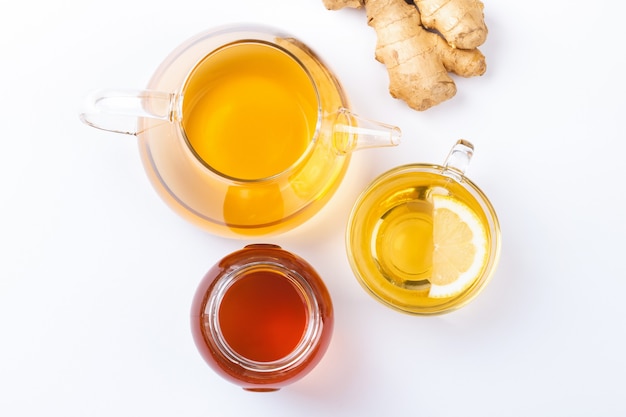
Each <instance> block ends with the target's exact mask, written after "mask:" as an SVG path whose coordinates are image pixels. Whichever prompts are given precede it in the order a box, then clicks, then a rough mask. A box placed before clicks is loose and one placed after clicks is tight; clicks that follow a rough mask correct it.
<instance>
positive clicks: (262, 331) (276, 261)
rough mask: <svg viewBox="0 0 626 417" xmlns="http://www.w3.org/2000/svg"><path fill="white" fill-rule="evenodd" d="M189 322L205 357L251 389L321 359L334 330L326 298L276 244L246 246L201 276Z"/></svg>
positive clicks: (309, 270)
mask: <svg viewBox="0 0 626 417" xmlns="http://www.w3.org/2000/svg"><path fill="white" fill-rule="evenodd" d="M191 324H192V331H193V336H194V341H195V343H196V346H197V347H198V350H199V352H200V354H201V355H202V357H203V358H204V359H205V361H206V362H207V363H208V364H209V365H210V366H211V367H212V368H213V369H214V370H215V371H216V372H217V373H218V374H220V375H221V376H223V377H224V378H226V379H228V380H230V381H231V382H233V383H235V384H237V385H240V386H241V387H243V388H244V389H247V390H251V391H275V390H277V389H280V388H282V387H283V386H285V385H288V384H290V383H292V382H294V381H296V380H298V379H300V378H301V377H303V376H304V375H306V374H307V373H309V372H310V371H311V370H312V369H313V367H314V366H315V365H317V363H318V362H319V361H320V359H321V357H322V356H323V354H324V352H325V351H326V349H327V347H328V344H329V342H330V337H331V333H332V328H333V310H332V302H331V299H330V295H329V293H328V290H327V289H326V287H325V285H324V283H323V282H322V280H321V278H320V277H319V275H318V274H317V272H316V271H315V270H314V269H313V267H311V265H309V264H308V263H307V262H306V261H304V260H303V259H301V258H299V257H298V256H296V255H294V254H292V253H290V252H287V251H285V250H283V249H281V248H280V247H278V246H275V245H250V246H246V247H245V248H244V249H242V250H240V251H237V252H234V253H232V254H230V255H228V256H226V257H225V258H224V259H222V260H221V261H220V262H218V263H217V264H216V265H214V266H213V268H211V270H210V271H209V272H208V273H207V274H206V275H205V277H204V279H203V280H202V282H201V283H200V286H199V287H198V290H197V292H196V296H195V298H194V302H193V307H192V313H191Z"/></svg>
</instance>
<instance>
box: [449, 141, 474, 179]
mask: <svg viewBox="0 0 626 417" xmlns="http://www.w3.org/2000/svg"><path fill="white" fill-rule="evenodd" d="M473 155H474V145H472V143H471V142H469V141H467V140H465V139H459V140H458V141H457V142H456V143H455V144H454V146H453V147H452V149H450V153H448V156H447V158H446V160H445V162H444V163H443V174H444V175H448V176H449V177H452V178H454V179H456V180H457V181H460V180H461V179H462V178H463V175H464V174H465V170H466V169H467V167H468V166H469V163H470V161H471V159H472V156H473Z"/></svg>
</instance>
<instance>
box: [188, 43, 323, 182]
mask: <svg viewBox="0 0 626 417" xmlns="http://www.w3.org/2000/svg"><path fill="white" fill-rule="evenodd" d="M185 90H186V92H185V98H184V100H183V114H184V115H185V116H184V117H183V120H182V124H183V127H184V130H185V132H186V135H187V140H188V141H189V144H190V146H191V148H192V149H193V150H194V151H195V152H196V154H197V155H198V157H199V158H200V159H201V160H202V161H204V162H205V163H206V164H207V165H208V166H209V167H211V168H212V169H215V170H216V171H218V172H220V173H222V174H224V175H225V176H228V177H231V178H237V179H244V180H256V179H261V178H269V177H272V176H274V175H276V174H278V173H280V172H283V171H285V170H286V169H288V168H289V167H290V166H291V165H293V164H294V163H295V162H296V161H297V160H298V158H299V157H300V156H301V155H302V154H304V152H305V150H306V148H307V147H308V145H309V142H310V139H311V138H312V137H313V136H314V134H315V129H316V127H317V94H316V92H315V89H314V88H313V85H312V84H311V81H310V79H309V77H308V74H307V73H306V72H305V71H304V69H303V68H302V67H301V66H300V65H298V63H297V61H294V60H293V58H292V57H290V56H289V55H287V54H286V53H285V52H283V51H281V50H279V49H277V48H275V47H274V46H271V45H269V44H266V43H261V42H247V41H242V42H237V43H234V44H231V45H227V46H225V47H223V48H221V49H219V50H217V51H215V52H213V53H211V54H210V55H208V56H207V57H206V58H205V59H204V60H203V61H202V62H200V63H199V64H198V65H197V66H196V68H195V69H194V71H193V73H192V75H191V76H190V77H189V82H188V84H187V87H186V89H185Z"/></svg>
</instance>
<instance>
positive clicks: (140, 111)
mask: <svg viewBox="0 0 626 417" xmlns="http://www.w3.org/2000/svg"><path fill="white" fill-rule="evenodd" d="M174 109H175V94H172V93H165V92H161V91H154V90H98V91H94V92H93V93H91V94H90V95H89V96H87V98H86V99H85V103H84V108H83V111H81V113H80V120H82V121H83V123H85V124H87V125H89V126H92V127H95V128H96V129H101V130H106V131H109V132H115V133H124V134H127V135H137V134H139V133H141V132H140V131H139V129H138V123H137V120H138V119H139V118H151V119H158V120H164V121H171V120H173V118H174Z"/></svg>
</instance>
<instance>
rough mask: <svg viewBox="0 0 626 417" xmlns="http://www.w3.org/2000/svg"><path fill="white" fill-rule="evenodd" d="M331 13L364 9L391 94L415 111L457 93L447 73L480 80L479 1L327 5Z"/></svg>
mask: <svg viewBox="0 0 626 417" xmlns="http://www.w3.org/2000/svg"><path fill="white" fill-rule="evenodd" d="M323 2H324V5H325V6H326V8H327V9H329V10H339V9H342V8H344V7H351V8H361V7H365V10H366V13H367V19H368V24H369V25H370V26H371V27H373V28H374V30H375V31H376V36H377V44H376V55H375V56H376V59H377V60H378V61H380V62H382V63H383V64H385V66H386V67H387V72H388V74H389V92H390V93H391V95H392V96H393V97H395V98H399V99H402V100H404V101H405V102H406V103H407V104H408V105H409V106H410V107H411V108H413V109H415V110H419V111H422V110H426V109H428V108H430V107H432V106H435V105H437V104H439V103H441V102H443V101H445V100H448V99H450V98H452V97H453V96H454V95H455V94H456V85H455V84H454V81H453V80H452V78H450V76H449V74H448V72H452V73H455V74H457V75H459V76H462V77H472V76H477V75H482V74H484V73H485V70H486V68H487V67H486V63H485V57H484V55H483V54H482V53H481V52H480V51H479V50H478V49H477V47H478V46H480V45H481V44H482V43H483V42H484V41H485V39H486V37H487V27H486V26H485V22H484V16H483V4H482V3H481V2H480V0H415V1H410V0H323Z"/></svg>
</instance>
